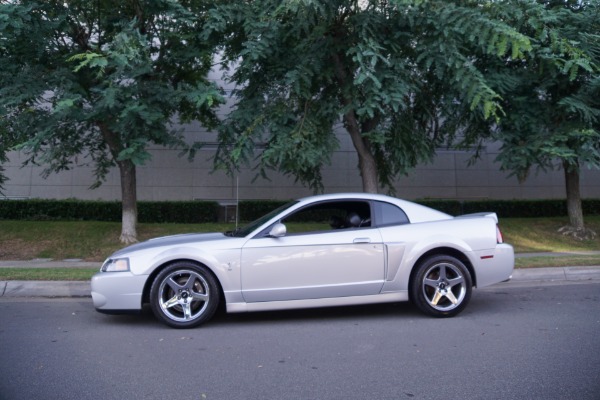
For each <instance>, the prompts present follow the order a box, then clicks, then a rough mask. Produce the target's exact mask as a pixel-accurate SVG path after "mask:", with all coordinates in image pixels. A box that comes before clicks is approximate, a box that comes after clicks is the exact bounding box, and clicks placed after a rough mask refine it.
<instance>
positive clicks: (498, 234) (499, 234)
mask: <svg viewBox="0 0 600 400" xmlns="http://www.w3.org/2000/svg"><path fill="white" fill-rule="evenodd" d="M496 242H497V243H504V238H503V237H502V232H500V227H499V226H498V225H496Z"/></svg>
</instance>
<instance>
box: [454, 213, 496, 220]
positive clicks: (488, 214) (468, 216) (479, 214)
mask: <svg viewBox="0 0 600 400" xmlns="http://www.w3.org/2000/svg"><path fill="white" fill-rule="evenodd" d="M480 217H487V218H492V219H493V220H494V221H496V223H498V215H496V213H495V212H479V213H473V214H464V215H459V216H457V217H454V218H480Z"/></svg>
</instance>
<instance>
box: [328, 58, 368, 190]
mask: <svg viewBox="0 0 600 400" xmlns="http://www.w3.org/2000/svg"><path fill="white" fill-rule="evenodd" d="M332 59H333V62H334V64H335V75H336V79H337V81H338V83H339V85H340V86H341V87H342V88H343V87H346V86H348V85H350V82H351V81H350V79H351V75H349V74H348V73H347V71H346V69H345V68H344V65H345V63H344V62H343V55H340V54H334V55H333V56H332ZM340 103H341V104H342V105H343V106H344V107H345V108H347V109H348V111H346V113H345V114H344V127H345V128H346V130H347V131H348V133H349V134H350V137H351V138H352V144H353V145H354V148H355V149H356V154H357V155H358V168H359V170H360V176H361V178H362V186H363V192H366V193H377V192H379V184H378V180H377V163H376V162H375V157H374V156H373V152H372V150H371V145H370V143H369V140H368V139H366V138H364V137H363V136H362V129H361V126H360V123H359V122H358V119H357V118H356V114H355V113H354V110H353V109H352V108H351V107H350V105H351V104H352V102H351V100H350V99H349V98H348V97H347V96H346V95H345V94H343V93H342V94H340Z"/></svg>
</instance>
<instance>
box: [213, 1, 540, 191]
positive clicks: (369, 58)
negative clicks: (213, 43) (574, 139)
mask: <svg viewBox="0 0 600 400" xmlns="http://www.w3.org/2000/svg"><path fill="white" fill-rule="evenodd" d="M499 6H500V5H499V4H498V3H496V2H489V3H482V2H479V1H447V0H444V1H442V0H428V1H425V0H423V1H408V0H396V1H389V0H380V1H368V2H367V1H358V0H355V1H350V0H324V1H309V0H304V1H301V0H298V1H274V0H256V1H251V2H233V3H227V4H225V5H221V6H220V7H217V8H216V9H214V10H212V11H211V17H210V18H209V21H208V22H207V28H209V29H208V30H207V32H208V34H207V37H211V36H216V37H220V38H223V40H224V45H223V52H222V59H223V65H224V66H225V67H227V66H229V67H231V74H230V76H229V77H228V78H229V79H230V81H231V82H233V83H235V84H236V85H237V86H236V87H237V89H236V90H235V98H236V99H237V103H236V106H235V108H234V110H233V111H232V112H231V114H230V115H229V116H228V118H227V120H226V122H225V123H224V124H223V126H222V129H220V142H221V144H222V146H221V148H220V150H219V151H218V152H217V156H216V160H217V163H218V165H222V166H225V167H226V168H230V169H235V168H236V167H238V166H239V165H240V164H243V163H249V162H251V161H252V160H254V159H255V157H257V158H258V160H259V167H260V170H261V171H263V172H264V171H266V170H267V169H278V170H279V171H282V172H283V173H285V174H289V175H293V176H295V177H296V178H297V179H299V180H300V181H301V182H303V183H305V184H309V185H310V186H312V187H313V188H314V189H316V190H319V189H322V182H321V175H320V170H321V167H322V166H323V165H324V164H327V163H329V162H330V158H329V157H330V155H331V153H332V152H333V150H334V149H335V148H336V147H337V146H338V142H337V139H336V135H335V130H336V128H337V127H339V126H340V125H343V127H344V128H345V130H346V132H347V133H348V134H349V136H350V138H351V140H352V143H353V145H354V148H355V149H356V153H357V155H358V164H359V171H360V175H361V178H362V185H363V190H364V191H366V192H377V191H379V189H380V187H387V188H388V189H392V185H393V181H394V179H395V178H396V177H398V176H399V175H401V174H405V173H407V172H408V171H409V170H410V169H411V168H413V167H414V166H416V165H417V164H418V163H421V162H426V161H429V160H431V159H432V158H433V157H434V154H435V149H436V147H438V146H440V145H442V144H443V143H446V142H448V141H450V140H451V139H453V138H454V136H455V135H456V133H457V132H460V134H461V135H462V136H461V137H462V139H463V140H467V139H472V138H473V137H476V135H472V134H473V132H474V131H472V130H469V127H470V126H471V125H470V124H469V123H468V121H469V119H471V118H473V117H472V115H473V114H477V115H479V116H480V118H482V119H492V120H494V119H495V118H497V117H499V116H500V115H501V109H500V107H499V100H500V97H499V96H498V94H497V93H496V92H495V91H494V90H493V89H492V88H491V86H490V85H489V83H488V82H486V80H485V78H484V74H483V73H482V71H480V70H479V69H478V68H477V67H476V60H477V56H478V55H479V56H486V57H505V56H507V55H508V56H510V57H512V58H515V59H518V58H521V57H522V56H523V54H524V52H526V51H528V50H529V48H530V43H529V40H528V39H527V37H525V36H524V35H522V34H519V33H518V32H517V31H516V30H515V29H513V28H511V27H510V26H508V25H506V24H505V23H504V22H502V21H501V20H499V19H498V20H495V19H493V18H491V17H490V15H492V12H493V10H494V9H495V8H496V7H499ZM459 128H461V129H459ZM257 144H261V145H263V146H264V147H261V151H260V154H258V155H257V154H255V153H256V152H257V146H256V145H257Z"/></svg>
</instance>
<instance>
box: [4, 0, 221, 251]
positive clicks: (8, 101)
mask: <svg viewBox="0 0 600 400" xmlns="http://www.w3.org/2000/svg"><path fill="white" fill-rule="evenodd" d="M0 7H1V8H0V118H1V119H0V129H1V130H2V131H3V138H4V137H7V138H10V141H7V143H4V142H5V140H4V139H3V143H2V147H0V154H3V155H4V154H5V152H6V151H7V150H9V149H10V148H12V146H13V145H14V144H15V143H20V145H19V146H18V147H17V148H18V149H20V150H21V151H22V152H24V153H25V154H26V155H27V160H26V162H27V163H35V164H41V165H44V166H45V167H46V169H45V173H46V174H49V173H51V172H57V171H61V170H65V169H69V168H73V167H74V166H76V165H81V163H83V162H85V163H90V164H92V165H94V167H95V176H96V183H95V185H99V184H100V183H101V182H102V180H103V179H104V177H105V176H106V174H107V172H108V170H109V168H110V167H112V166H114V165H117V166H118V167H119V170H120V173H121V185H122V194H123V211H124V232H123V235H122V238H124V240H129V239H134V237H135V222H136V208H135V202H136V194H135V193H136V192H135V190H136V188H135V166H136V165H141V164H143V163H144V162H145V161H147V160H148V159H149V158H150V155H149V153H148V151H147V148H148V145H149V144H151V143H153V144H157V145H163V146H169V147H174V146H186V144H185V142H184V141H183V139H182V136H181V132H178V131H176V130H174V129H172V128H170V122H171V121H172V119H173V118H174V117H175V116H177V118H179V119H180V120H182V121H189V120H199V121H201V122H202V123H203V124H204V125H205V126H208V127H210V126H213V125H214V124H215V122H216V117H215V116H214V114H213V112H212V109H213V107H214V106H216V105H218V103H219V102H220V101H221V96H220V94H219V92H218V90H217V88H216V87H215V86H214V85H213V84H212V83H210V82H208V81H207V80H206V78H205V77H206V74H207V72H208V70H209V69H210V68H211V62H212V54H213V49H212V48H211V47H210V45H208V44H207V43H206V42H205V41H204V40H202V38H201V37H200V35H199V32H200V31H201V29H202V25H203V23H204V14H205V12H206V10H205V8H204V7H205V2H202V1H194V0H189V1H179V2H174V1H167V0H148V1H136V0H128V1H117V0H106V1H97V2H91V1H85V0H67V1H63V0H61V1H58V0H48V1H46V0H45V1H29V0H23V1H10V2H4V3H2V4H0ZM5 135H6V136H5ZM188 150H189V147H188ZM81 155H83V156H84V157H85V160H83V159H82V158H81V157H78V156H81ZM126 214H127V221H126V218H125V217H126ZM126 231H127V232H126Z"/></svg>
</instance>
